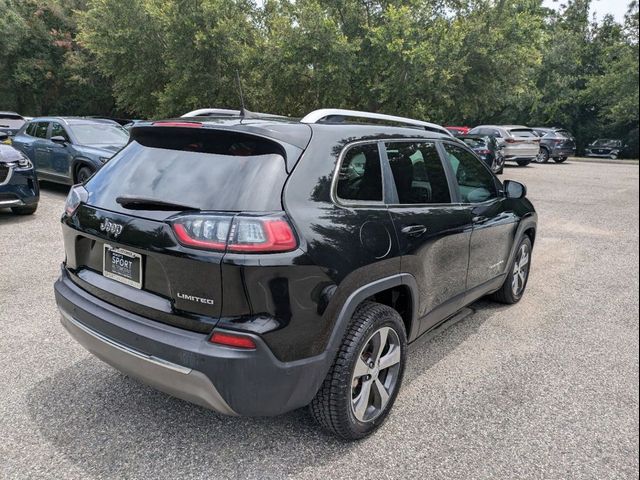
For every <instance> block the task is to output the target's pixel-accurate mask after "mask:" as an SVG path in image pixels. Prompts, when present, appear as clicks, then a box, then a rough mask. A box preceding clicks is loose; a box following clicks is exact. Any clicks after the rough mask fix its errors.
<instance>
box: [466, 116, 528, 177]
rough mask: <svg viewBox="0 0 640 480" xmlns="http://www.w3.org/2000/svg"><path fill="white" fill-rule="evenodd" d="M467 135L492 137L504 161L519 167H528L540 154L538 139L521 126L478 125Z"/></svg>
mask: <svg viewBox="0 0 640 480" xmlns="http://www.w3.org/2000/svg"><path fill="white" fill-rule="evenodd" d="M469 135H481V136H487V137H494V138H495V139H496V140H497V142H498V145H500V146H501V147H502V154H503V156H504V159H505V161H507V162H516V163H517V164H518V165H520V166H521V167H524V166H526V165H529V164H530V163H531V162H532V161H533V160H534V159H535V158H536V156H537V155H538V153H539V152H540V137H538V135H536V133H535V132H534V131H533V129H531V128H529V127H524V126H522V125H480V126H478V127H475V128H472V129H471V131H470V132H469Z"/></svg>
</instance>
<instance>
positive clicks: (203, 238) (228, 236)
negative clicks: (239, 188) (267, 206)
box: [172, 214, 298, 253]
mask: <svg viewBox="0 0 640 480" xmlns="http://www.w3.org/2000/svg"><path fill="white" fill-rule="evenodd" d="M172 227H173V230H174V232H175V233H176V236H177V237H178V241H179V242H180V243H181V244H182V245H184V246H187V247H193V248H200V249H204V250H212V251H217V252H224V251H228V252H237V253H275V252H288V251H291V250H294V249H295V248H296V247H297V246H298V242H297V240H296V236H295V234H294V233H293V229H292V228H291V225H290V224H289V222H288V221H287V219H286V217H285V216H284V215H264V216H249V215H236V216H231V215H226V216H225V215H207V214H194V215H183V216H180V217H178V218H176V219H175V220H173V221H172Z"/></svg>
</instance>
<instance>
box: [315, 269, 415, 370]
mask: <svg viewBox="0 0 640 480" xmlns="http://www.w3.org/2000/svg"><path fill="white" fill-rule="evenodd" d="M418 299H419V297H418V285H417V283H416V279H415V278H414V277H413V275H410V274H408V273H400V274H397V275H392V276H390V277H385V278H381V279H378V280H375V281H373V282H371V283H368V284H365V285H362V286H361V287H359V288H358V289H356V290H355V291H354V292H353V293H352V294H351V295H349V297H348V298H347V300H346V301H345V302H344V304H343V305H342V308H341V309H340V312H339V314H338V317H337V319H336V322H335V324H334V328H333V332H332V333H331V336H330V337H329V342H328V345H327V351H328V352H330V355H329V356H330V357H331V358H333V357H334V356H335V352H337V351H338V348H339V347H340V343H341V342H342V339H343V337H344V334H345V332H346V331H347V328H348V326H349V323H350V322H351V318H352V317H353V314H354V312H355V311H356V309H357V308H358V306H360V305H361V304H362V303H363V302H365V301H375V302H378V303H382V304H384V305H388V306H390V307H392V308H394V309H396V310H398V309H400V310H401V311H398V313H399V314H400V316H401V317H402V320H403V323H404V324H405V328H406V330H407V331H406V333H407V339H408V340H409V341H412V340H414V339H415V338H416V337H417V336H418V332H419V330H420V329H419V325H418V320H419V319H418Z"/></svg>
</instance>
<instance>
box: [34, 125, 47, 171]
mask: <svg viewBox="0 0 640 480" xmlns="http://www.w3.org/2000/svg"><path fill="white" fill-rule="evenodd" d="M48 129H49V122H37V123H36V129H35V132H34V136H35V137H36V138H35V140H34V142H33V150H34V160H35V162H34V163H35V166H36V171H38V172H43V173H51V147H50V145H49V140H47V131H48Z"/></svg>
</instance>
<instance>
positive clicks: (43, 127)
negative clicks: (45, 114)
mask: <svg viewBox="0 0 640 480" xmlns="http://www.w3.org/2000/svg"><path fill="white" fill-rule="evenodd" d="M47 128H49V122H38V123H36V132H35V134H34V135H33V136H34V137H38V138H47Z"/></svg>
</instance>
